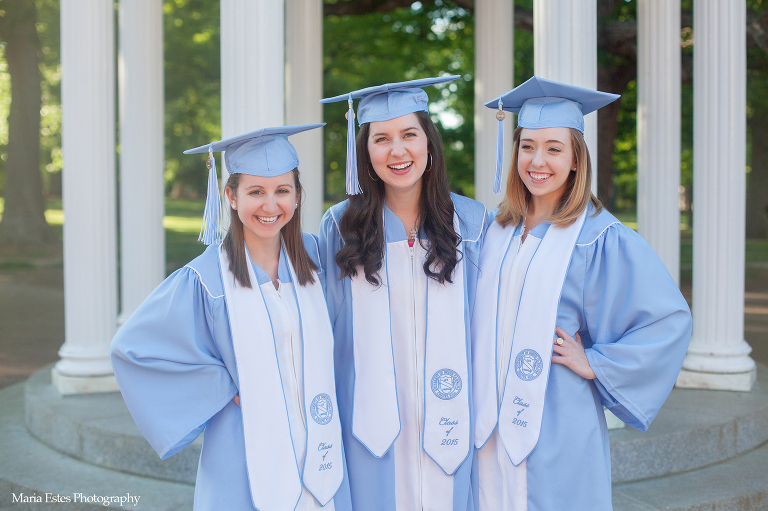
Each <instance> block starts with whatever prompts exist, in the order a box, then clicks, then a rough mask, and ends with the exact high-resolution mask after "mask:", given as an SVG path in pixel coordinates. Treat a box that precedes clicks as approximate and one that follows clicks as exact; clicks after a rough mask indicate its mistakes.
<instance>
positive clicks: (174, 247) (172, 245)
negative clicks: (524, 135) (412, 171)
mask: <svg viewBox="0 0 768 511" xmlns="http://www.w3.org/2000/svg"><path fill="white" fill-rule="evenodd" d="M3 205H4V202H3V199H2V198H0V219H2V213H3ZM324 206H325V208H326V209H327V208H328V207H330V206H331V203H326V204H324ZM204 207H205V202H204V200H190V199H171V198H166V199H165V217H164V218H163V227H165V261H166V268H167V270H168V271H169V272H170V271H173V270H175V269H176V268H180V267H181V266H183V265H184V264H186V263H187V262H189V261H191V260H192V259H194V258H195V257H197V256H198V255H200V254H201V253H202V252H203V251H204V250H205V245H203V244H202V243H199V242H198V241H197V237H198V235H199V234H200V227H201V225H202V215H203V208H204ZM616 217H617V218H618V219H619V220H621V222H622V223H624V224H625V225H626V226H628V227H631V228H632V229H637V215H636V214H635V213H634V212H618V213H616ZM45 218H46V220H47V221H48V223H49V224H51V227H53V228H54V229H55V230H57V232H59V234H61V229H62V225H63V223H64V212H63V211H62V205H61V199H50V200H48V201H47V210H46V211H45ZM687 222H688V219H687V218H686V217H685V216H683V217H681V224H680V228H681V240H680V265H681V267H682V268H683V270H682V271H681V278H682V279H683V280H690V278H691V270H690V268H691V263H692V260H693V244H692V240H691V230H690V228H689V227H688V225H687ZM745 249H746V250H745V261H746V262H747V263H768V240H746V247H745ZM747 270H748V271H749V268H748V269H747Z"/></svg>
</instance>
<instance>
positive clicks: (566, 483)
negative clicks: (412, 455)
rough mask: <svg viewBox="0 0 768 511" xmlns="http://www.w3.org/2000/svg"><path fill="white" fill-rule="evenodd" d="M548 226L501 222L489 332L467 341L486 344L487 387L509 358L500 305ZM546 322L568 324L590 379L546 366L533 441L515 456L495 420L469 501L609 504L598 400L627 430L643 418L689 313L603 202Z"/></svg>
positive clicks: (514, 293)
mask: <svg viewBox="0 0 768 511" xmlns="http://www.w3.org/2000/svg"><path fill="white" fill-rule="evenodd" d="M494 216H495V212H492V213H491V214H490V217H491V219H493V218H494ZM549 226H550V224H549V223H546V222H545V223H542V224H540V225H538V226H537V227H535V228H534V229H532V230H531V232H530V233H529V234H528V236H527V238H526V240H525V242H524V243H522V245H521V244H520V236H521V234H522V227H521V226H509V227H507V229H513V230H514V236H513V239H512V242H511V243H510V246H509V249H508V251H507V253H506V255H505V257H504V259H503V262H502V272H501V274H502V277H501V279H502V282H500V286H499V296H498V298H497V299H498V310H497V318H496V322H497V323H496V325H497V337H496V339H475V340H474V342H495V343H496V348H497V349H496V357H497V359H496V360H497V365H496V366H497V368H498V370H497V374H496V377H497V382H498V387H497V388H498V390H499V393H498V396H502V393H503V390H504V386H505V378H506V376H507V368H508V367H509V363H510V354H511V349H512V346H511V336H512V331H513V328H514V324H513V323H514V317H512V318H510V316H512V314H513V313H514V314H516V311H517V308H518V306H519V300H520V291H521V290H522V286H523V280H524V279H525V273H526V270H527V268H528V264H529V263H530V261H531V259H532V258H533V257H534V255H535V252H536V249H537V248H538V244H539V242H540V241H541V240H542V238H543V237H544V236H545V234H546V232H547V230H548V229H549ZM484 270H485V269H483V268H481V271H484ZM488 271H490V269H489V270H488ZM557 326H560V327H562V328H563V329H564V330H565V331H566V332H568V333H569V334H571V335H573V334H575V333H576V332H579V335H580V337H581V339H582V342H583V344H584V347H585V348H586V350H585V351H586V355H587V359H588V360H589V364H590V366H591V368H592V370H593V371H594V372H595V375H596V379H594V380H587V379H584V378H582V377H580V376H578V375H577V374H576V373H574V372H573V371H572V370H571V369H569V368H568V367H566V366H564V365H560V364H552V365H551V369H550V374H549V379H548V381H547V388H546V395H545V401H544V411H543V415H542V422H541V431H540V435H539V440H538V443H537V444H536V446H535V447H534V449H533V451H532V452H531V454H530V455H529V456H528V458H527V459H526V460H525V461H523V463H522V464H520V465H519V466H518V467H515V466H514V465H512V462H511V461H510V459H509V456H508V454H507V452H506V450H505V448H504V445H503V443H502V442H501V439H500V438H499V435H498V427H497V428H496V429H494V431H493V433H492V434H491V436H490V438H489V439H488V440H487V442H486V443H485V445H483V446H482V448H480V449H479V450H478V465H477V466H478V478H479V486H480V499H479V500H480V511H496V510H502V509H503V510H508V511H552V510H563V509H573V510H582V509H583V510H590V511H608V510H610V509H612V504H611V457H610V445H609V441H608V429H607V427H606V423H605V415H604V413H603V406H605V407H607V408H608V409H610V410H611V411H612V412H613V413H614V414H615V415H616V416H618V417H619V418H620V419H622V420H623V421H624V422H625V423H627V424H628V425H630V426H632V427H634V428H636V429H639V430H641V431H645V430H646V429H647V428H648V426H649V425H650V424H651V421H652V420H653V419H654V417H655V416H656V414H657V413H658V411H659V409H660V408H661V406H662V405H663V404H664V401H665V400H666V398H667V396H668V395H669V392H670V391H671V390H672V387H673V385H674V383H675V380H676V378H677V374H678V373H679V371H680V367H681V365H682V362H683V358H684V357H685V353H686V350H687V348H688V342H689V340H690V336H691V314H690V311H689V309H688V305H687V304H686V302H685V299H684V298H683V296H682V295H681V293H680V290H679V289H678V287H677V285H676V284H675V282H674V280H672V277H671V276H670V275H669V273H668V272H667V270H666V268H665V266H664V264H663V263H662V262H661V260H660V259H659V258H658V256H656V254H655V253H654V252H653V250H652V249H651V247H650V246H649V245H648V244H647V243H646V242H645V240H643V239H642V238H641V237H640V236H639V235H638V234H637V233H635V232H634V231H633V230H631V229H629V228H627V227H626V226H624V225H622V224H621V222H619V221H618V220H617V219H616V218H615V217H613V216H612V215H611V214H609V213H608V212H606V211H603V212H601V213H599V214H598V215H596V216H592V212H591V210H590V211H589V212H588V215H587V217H586V220H585V223H584V227H583V229H582V231H581V233H580V235H579V237H578V239H577V241H576V244H575V246H574V250H573V254H572V257H571V262H570V265H569V266H568V270H567V273H566V277H565V282H564V284H563V288H562V294H561V297H560V303H559V305H558V310H557Z"/></svg>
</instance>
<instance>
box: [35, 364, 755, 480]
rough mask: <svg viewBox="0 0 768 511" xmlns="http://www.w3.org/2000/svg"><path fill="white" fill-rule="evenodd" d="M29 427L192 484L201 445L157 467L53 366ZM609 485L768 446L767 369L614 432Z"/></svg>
mask: <svg viewBox="0 0 768 511" xmlns="http://www.w3.org/2000/svg"><path fill="white" fill-rule="evenodd" d="M25 407H26V424H27V428H28V429H29V431H30V432H32V434H33V435H34V436H35V437H36V438H38V439H39V440H40V441H41V442H43V443H45V444H46V445H48V446H50V447H52V448H54V449H56V450H58V451H60V452H63V453H65V454H68V455H69V456H72V457H74V458H78V459H82V460H84V461H87V462H89V463H93V464H96V465H100V466H104V467H107V468H110V469H115V470H121V471H124V472H130V473H134V474H137V475H145V476H150V477H155V478H159V479H166V480H170V481H179V482H186V483H194V481H195V473H196V471H197V462H198V459H199V457H200V448H201V445H202V442H201V439H198V440H197V441H196V442H195V443H193V444H192V445H191V446H189V447H188V448H187V449H184V450H183V451H181V452H180V453H178V454H176V455H174V456H172V457H170V458H169V459H167V460H165V461H161V460H160V458H159V457H158V456H157V454H156V453H155V452H154V451H153V450H152V449H151V448H150V446H149V444H148V443H147V442H146V441H145V440H144V438H143V437H142V436H141V434H140V433H139V430H138V428H137V427H136V425H135V423H134V422H133V419H132V418H131V416H130V413H129V412H128V409H127V408H126V406H125V403H124V402H123V400H122V398H121V396H120V394H118V393H112V394H91V395H79V396H60V395H59V394H58V393H57V392H56V390H55V389H54V388H53V387H52V386H51V384H50V366H49V367H46V368H45V369H42V370H40V371H38V372H37V373H35V374H34V375H33V376H32V377H31V378H30V379H29V380H27V382H26V384H25ZM609 437H610V442H611V472H612V478H613V482H614V483H626V482H630V481H637V480H643V479H648V478H652V477H661V476H665V475H671V474H675V473H679V472H684V471H688V470H694V469H697V468H701V467H705V466H708V465H712V464H714V463H718V462H721V461H724V460H728V459H730V458H733V457H734V456H737V455H739V454H741V453H744V452H747V451H749V450H751V449H754V448H755V447H757V446H759V445H762V444H763V443H765V442H766V441H768V368H766V367H765V366H763V365H760V364H758V374H757V382H756V383H755V386H754V388H753V389H752V392H719V391H711V390H690V389H674V390H673V391H672V394H671V395H670V396H669V399H667V402H666V403H665V405H664V407H663V408H662V409H661V412H660V413H659V415H658V417H656V420H655V421H654V422H653V424H652V425H651V427H650V429H649V430H648V431H647V432H646V433H642V432H640V431H636V430H634V429H632V428H630V427H625V428H623V429H619V430H612V431H611V432H610V433H609Z"/></svg>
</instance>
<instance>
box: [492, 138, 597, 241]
mask: <svg viewBox="0 0 768 511" xmlns="http://www.w3.org/2000/svg"><path fill="white" fill-rule="evenodd" d="M568 130H569V131H570V134H571V145H572V146H573V156H574V158H575V159H576V171H575V172H571V173H570V174H569V175H568V178H567V179H566V180H565V192H564V193H563V195H562V197H560V202H559V203H558V205H557V207H556V208H555V213H554V215H553V216H552V218H550V219H549V221H550V222H551V223H552V224H554V225H558V226H563V227H565V226H568V225H571V224H572V223H573V222H575V221H576V220H577V219H578V218H579V215H581V214H582V213H583V212H584V210H585V209H587V206H588V205H589V204H590V203H592V205H593V206H594V208H595V211H594V213H593V215H596V214H598V213H600V211H602V210H603V205H602V203H601V202H600V201H599V200H598V198H597V197H595V196H594V195H592V162H591V161H590V158H589V150H588V149H587V144H586V142H584V137H583V136H582V134H581V132H580V131H579V130H577V129H573V128H568ZM522 131H523V128H522V127H519V126H518V127H517V128H516V129H515V135H514V138H513V142H512V162H511V163H510V165H509V177H508V178H507V191H506V194H505V196H504V200H503V201H502V202H501V205H500V206H499V212H498V214H497V215H496V221H497V222H498V223H499V224H500V225H502V226H504V227H506V226H507V225H517V224H518V223H520V221H521V220H522V219H523V218H525V214H526V211H527V209H528V202H529V201H530V200H531V192H529V191H528V188H526V186H525V183H523V180H522V178H521V177H520V174H519V172H518V170H519V169H518V168H517V155H518V152H519V151H520V133H521V132H522Z"/></svg>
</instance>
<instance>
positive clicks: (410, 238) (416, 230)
mask: <svg viewBox="0 0 768 511" xmlns="http://www.w3.org/2000/svg"><path fill="white" fill-rule="evenodd" d="M417 234H419V228H418V227H416V226H414V227H413V229H411V230H410V231H408V246H409V247H411V248H413V244H414V242H415V241H416V235H417Z"/></svg>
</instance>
